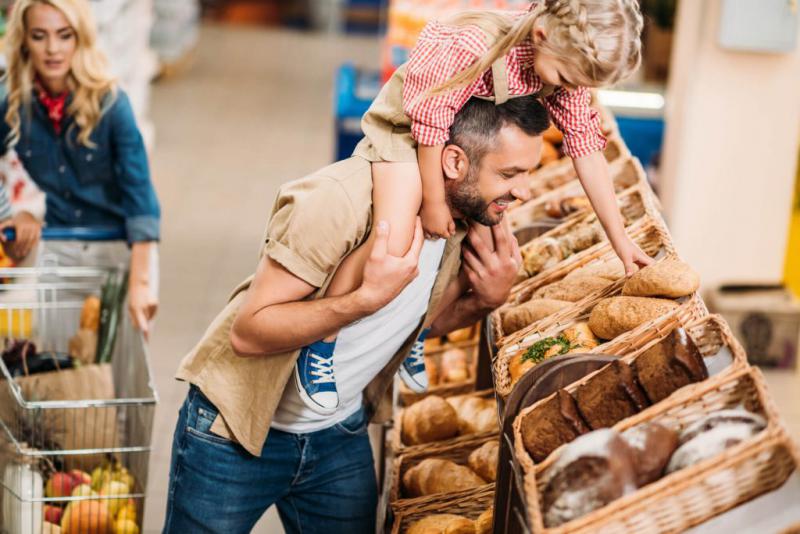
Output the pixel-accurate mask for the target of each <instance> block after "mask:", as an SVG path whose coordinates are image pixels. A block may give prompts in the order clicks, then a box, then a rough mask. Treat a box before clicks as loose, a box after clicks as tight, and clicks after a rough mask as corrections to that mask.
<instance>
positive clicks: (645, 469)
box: [622, 423, 678, 488]
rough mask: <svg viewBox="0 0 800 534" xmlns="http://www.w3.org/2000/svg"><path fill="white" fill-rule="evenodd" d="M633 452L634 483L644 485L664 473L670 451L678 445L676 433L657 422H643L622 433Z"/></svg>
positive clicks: (670, 455)
mask: <svg viewBox="0 0 800 534" xmlns="http://www.w3.org/2000/svg"><path fill="white" fill-rule="evenodd" d="M622 437H623V439H624V440H625V441H626V442H627V443H628V446H629V447H630V448H631V452H633V465H634V468H635V470H636V485H637V486H638V487H640V488H641V487H642V486H646V485H647V484H650V483H651V482H655V481H656V480H658V479H659V478H661V476H662V475H663V474H664V468H665V467H666V466H667V462H669V459H670V457H672V453H673V452H675V449H676V448H677V447H678V433H677V432H675V431H674V430H672V429H670V428H667V427H665V426H664V425H661V424H659V423H645V424H641V425H638V426H635V427H633V428H629V429H628V430H626V431H625V432H623V433H622Z"/></svg>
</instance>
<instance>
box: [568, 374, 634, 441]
mask: <svg viewBox="0 0 800 534" xmlns="http://www.w3.org/2000/svg"><path fill="white" fill-rule="evenodd" d="M575 402H576V404H577V405H578V411H579V412H580V413H581V415H582V416H583V419H584V420H585V421H586V422H587V423H589V426H590V427H592V428H593V429H598V428H607V427H611V426H614V425H615V424H616V423H618V422H619V421H622V420H623V419H625V418H626V417H630V416H632V415H635V414H637V413H639V412H641V411H642V410H644V409H645V408H646V407H647V406H648V405H649V402H647V397H645V395H644V393H643V392H642V390H641V389H640V388H639V385H638V384H637V383H636V379H635V378H634V375H633V370H632V369H631V368H630V366H629V365H628V364H627V363H625V362H622V361H620V360H616V361H613V362H611V363H610V364H608V365H607V366H605V367H604V368H603V369H602V370H601V371H600V372H599V373H597V374H596V375H595V376H593V377H592V378H591V379H590V380H589V381H588V382H587V383H585V384H583V385H581V386H579V387H578V389H577V390H575Z"/></svg>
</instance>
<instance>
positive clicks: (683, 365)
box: [633, 328, 708, 404]
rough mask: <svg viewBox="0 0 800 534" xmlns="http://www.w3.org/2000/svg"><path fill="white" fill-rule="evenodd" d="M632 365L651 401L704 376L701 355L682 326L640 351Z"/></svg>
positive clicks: (659, 398)
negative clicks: (655, 343)
mask: <svg viewBox="0 0 800 534" xmlns="http://www.w3.org/2000/svg"><path fill="white" fill-rule="evenodd" d="M633 368H634V369H635V372H636V377H637V379H638V381H639V383H640V384H641V385H642V389H643V390H644V392H645V394H646V395H647V398H648V399H650V402H652V403H654V404H655V403H656V402H660V401H662V400H663V399H666V398H667V397H669V396H670V395H672V393H673V392H674V391H676V390H678V389H680V388H682V387H684V386H686V385H688V384H692V383H694V382H700V381H701V380H705V379H706V378H708V370H707V369H706V365H705V362H704V361H703V356H702V355H701V354H700V351H699V350H698V349H697V346H696V345H695V344H694V341H692V340H691V338H690V337H689V336H688V335H686V331H685V330H684V329H683V328H677V329H675V330H673V331H672V332H670V334H669V335H668V336H667V337H666V338H665V339H664V340H663V341H661V342H660V343H658V344H657V345H654V346H653V347H651V348H649V349H647V350H646V351H644V352H643V353H642V354H640V355H639V356H638V357H637V358H636V361H635V362H634V363H633Z"/></svg>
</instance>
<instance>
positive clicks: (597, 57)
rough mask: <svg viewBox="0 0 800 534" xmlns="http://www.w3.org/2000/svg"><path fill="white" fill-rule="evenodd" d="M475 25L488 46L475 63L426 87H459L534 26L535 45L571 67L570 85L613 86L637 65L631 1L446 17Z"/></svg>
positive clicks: (589, 0) (587, 1) (583, 1)
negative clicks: (539, 34) (538, 33)
mask: <svg viewBox="0 0 800 534" xmlns="http://www.w3.org/2000/svg"><path fill="white" fill-rule="evenodd" d="M448 23H449V24H453V25H457V26H470V25H473V26H477V27H478V28H480V29H481V30H482V31H483V32H484V33H485V34H486V35H487V38H488V39H489V43H490V44H489V49H488V51H487V52H486V54H484V55H483V57H481V58H480V59H478V60H477V61H476V62H475V63H473V64H472V65H470V66H469V67H467V68H466V69H464V70H463V71H461V72H459V73H458V74H456V75H455V76H454V77H453V78H451V79H450V80H448V81H447V82H445V83H443V84H442V85H440V86H439V87H436V88H434V89H433V90H432V94H442V93H446V92H448V91H451V90H453V89H458V88H461V87H464V86H466V85H468V84H469V83H471V82H472V81H474V80H476V79H477V78H478V77H479V76H480V75H481V74H483V73H484V72H486V71H487V70H488V69H489V68H491V66H492V64H493V63H494V62H495V61H496V60H498V59H500V58H502V57H503V56H505V55H506V54H507V53H508V52H509V51H510V50H511V49H512V48H513V47H515V46H517V45H519V44H520V43H522V42H523V41H525V40H526V39H530V38H531V36H532V34H533V31H534V29H535V28H536V27H540V28H541V29H543V30H544V32H545V35H546V39H544V40H542V41H541V42H539V43H537V49H538V50H541V51H543V52H545V53H547V54H549V55H552V56H554V57H556V58H558V59H559V60H561V61H564V62H565V63H567V64H568V65H571V66H572V69H571V70H570V72H571V74H572V76H573V77H574V79H570V80H569V81H570V82H571V83H574V84H576V85H582V86H586V87H600V86H605V85H611V84H614V83H616V82H618V81H620V80H622V79H624V78H627V77H628V76H629V75H630V74H631V73H633V72H634V71H635V70H636V69H637V68H639V63H641V49H642V44H641V38H640V35H641V33H642V26H643V20H642V14H641V12H640V11H639V4H638V1H637V0H540V2H539V3H538V4H535V5H534V6H533V7H532V8H531V10H530V11H529V12H528V13H527V14H525V15H523V16H521V17H519V18H516V19H515V18H514V17H513V15H512V14H511V13H509V12H503V11H467V12H464V13H460V14H458V15H456V16H455V17H453V18H451V19H450V20H449V21H448Z"/></svg>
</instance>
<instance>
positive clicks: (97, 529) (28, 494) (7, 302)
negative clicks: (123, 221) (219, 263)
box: [0, 229, 158, 534]
mask: <svg viewBox="0 0 800 534" xmlns="http://www.w3.org/2000/svg"><path fill="white" fill-rule="evenodd" d="M7 237H13V236H11V235H10V234H7ZM118 237H119V236H118V234H115V233H114V232H113V231H106V230H102V231H96V230H77V231H75V230H66V231H65V230H63V229H45V231H44V232H43V238H44V239H59V240H62V239H76V240H81V241H107V240H116V239H118ZM120 276H124V274H121V273H120V272H119V270H118V269H107V268H96V267H91V266H87V267H58V266H42V267H37V268H30V269H0V330H2V331H3V332H2V334H3V335H4V336H6V337H8V338H17V339H19V338H24V339H26V340H30V341H32V342H33V344H35V353H36V355H37V357H38V355H41V358H37V360H36V361H35V362H34V363H42V362H44V363H45V364H50V365H51V366H53V367H55V368H56V369H55V370H53V371H50V372H44V373H39V374H32V373H31V372H30V371H31V368H32V367H34V366H35V365H26V364H25V362H26V361H28V359H27V358H25V357H23V358H21V359H20V360H21V361H22V362H23V365H22V367H23V371H22V372H21V371H20V368H19V365H17V366H10V365H7V363H6V362H4V361H3V360H2V359H0V372H1V373H2V374H1V375H0V490H1V491H2V493H0V502H2V507H1V508H0V511H1V515H0V531H1V532H3V534H40V533H42V532H54V531H55V530H53V528H52V527H51V526H49V525H48V523H50V524H52V525H57V524H60V525H61V526H65V525H66V524H67V523H69V525H68V526H65V531H68V532H69V534H87V533H90V534H95V533H97V534H100V533H102V534H107V533H110V532H114V533H115V534H117V533H125V534H134V533H136V532H138V531H139V528H140V526H141V520H142V517H143V514H144V502H145V490H146V487H147V470H148V461H149V456H150V450H151V445H150V443H151V437H152V430H153V417H154V413H155V407H156V404H157V402H158V400H157V399H158V397H157V394H156V391H155V387H154V381H153V378H152V372H151V369H150V365H149V361H148V355H147V349H146V345H145V343H144V339H143V337H142V335H141V333H140V332H138V331H136V330H134V329H133V327H132V325H131V323H130V321H128V320H124V318H123V320H120V321H119V322H118V328H117V337H116V342H115V344H114V347H113V350H112V351H111V352H110V355H111V358H110V362H109V363H103V364H91V363H90V364H88V365H87V364H84V365H80V366H77V367H76V366H75V365H74V360H71V359H70V358H68V357H67V356H65V353H66V352H67V350H68V347H69V344H70V339H71V338H73V336H75V335H76V332H77V331H78V330H79V326H80V317H81V311H82V309H83V307H84V298H83V297H82V296H83V295H85V296H89V295H94V296H100V294H101V291H102V290H103V287H104V285H105V284H107V283H108V281H109V280H110V279H113V278H114V277H120ZM23 345H24V344H23ZM24 347H25V346H23V350H25V348H24ZM29 352H32V351H30V350H29ZM20 375H22V376H20ZM125 520H130V521H132V522H133V523H127V527H128V528H127V530H126V529H125V523H124V521H125ZM134 524H135V525H136V526H133V525H134Z"/></svg>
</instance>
